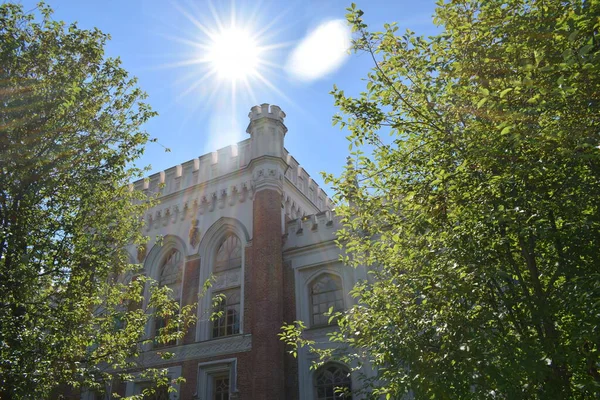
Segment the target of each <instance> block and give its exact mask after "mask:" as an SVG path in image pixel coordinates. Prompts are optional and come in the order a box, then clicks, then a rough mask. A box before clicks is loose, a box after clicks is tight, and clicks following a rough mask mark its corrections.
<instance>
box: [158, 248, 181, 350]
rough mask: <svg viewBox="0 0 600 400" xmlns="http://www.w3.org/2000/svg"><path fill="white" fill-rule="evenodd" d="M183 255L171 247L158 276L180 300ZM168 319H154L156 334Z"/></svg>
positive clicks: (175, 297)
mask: <svg viewBox="0 0 600 400" xmlns="http://www.w3.org/2000/svg"><path fill="white" fill-rule="evenodd" d="M182 264H183V257H182V256H181V252H180V251H179V250H177V249H171V250H169V252H168V253H167V254H166V255H165V256H164V257H163V259H162V262H161V264H160V276H159V278H158V284H159V286H161V287H162V286H167V287H168V288H169V289H171V290H172V291H173V293H172V294H173V299H174V300H175V301H180V298H181V271H182ZM167 324H168V321H167V320H165V319H164V318H161V317H158V316H157V317H156V318H155V319H154V334H155V335H159V334H160V329H161V328H164V327H166V326H167ZM176 343H177V342H176V341H175V340H173V341H170V342H168V343H164V344H158V343H157V344H156V346H172V345H175V344H176Z"/></svg>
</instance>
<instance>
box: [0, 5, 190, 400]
mask: <svg viewBox="0 0 600 400" xmlns="http://www.w3.org/2000/svg"><path fill="white" fill-rule="evenodd" d="M35 12H36V13H37V14H38V17H36V16H35V15H34V14H31V13H25V12H24V11H23V9H22V7H21V6H19V5H15V4H10V3H6V4H2V5H0V190H1V195H0V293H1V294H0V398H6V399H8V398H11V399H19V398H29V399H39V398H46V397H47V396H48V395H49V393H50V392H51V391H52V390H53V389H56V388H57V386H59V385H63V387H64V385H67V386H75V387H89V388H92V389H98V390H102V389H103V387H104V385H105V384H106V385H109V384H110V383H111V382H112V381H113V375H120V374H117V372H118V371H123V369H124V368H126V367H131V366H134V365H135V362H133V361H132V360H133V359H134V357H135V356H136V355H138V354H139V353H140V351H141V350H142V349H143V344H144V343H145V342H147V341H151V340H152V339H153V338H146V337H145V335H144V329H145V326H146V325H147V323H148V321H149V320H150V319H151V318H153V317H154V316H155V315H156V316H158V317H163V318H169V321H170V322H169V324H168V325H167V326H166V327H165V329H164V330H163V331H161V332H159V335H158V336H159V338H158V340H159V341H164V342H165V343H166V342H168V341H169V340H172V339H173V338H174V337H180V336H181V335H182V334H183V330H184V329H185V327H186V326H187V325H188V324H189V323H191V322H192V320H193V317H192V315H193V312H192V310H191V308H189V309H182V310H180V309H179V305H178V304H176V303H174V302H173V301H172V300H171V298H170V296H169V293H168V289H166V288H161V289H156V290H150V292H151V295H150V299H149V301H148V302H146V303H147V304H144V308H142V307H138V306H140V305H141V301H142V299H143V290H144V284H145V282H146V280H145V279H143V278H142V277H140V278H139V279H133V280H132V279H124V278H123V277H129V278H132V277H133V275H134V274H135V273H137V271H135V268H136V267H135V266H133V265H131V263H132V261H131V260H130V256H129V255H128V254H126V253H125V252H124V251H123V250H122V249H124V248H125V246H126V245H128V244H131V243H143V241H144V239H143V238H142V237H141V235H140V233H139V232H141V224H142V219H141V218H140V216H141V213H142V212H143V210H144V209H146V207H148V205H149V204H151V203H152V202H153V200H152V199H149V198H145V197H144V196H143V195H142V194H141V193H139V192H135V191H130V190H129V187H128V183H129V182H130V181H131V180H132V179H133V178H134V177H136V176H139V173H140V171H139V170H137V169H135V168H130V166H131V165H133V162H134V160H135V159H136V158H137V157H138V156H139V155H140V154H141V153H142V151H143V146H144V144H145V143H146V142H147V140H148V135H147V134H146V133H145V132H144V131H143V130H142V129H141V126H142V124H143V123H144V122H146V121H147V120H148V119H149V118H150V117H152V116H153V115H154V114H155V113H154V112H153V111H151V109H150V107H149V106H148V105H147V104H145V103H144V102H143V99H144V98H145V94H144V93H143V92H142V91H141V90H140V89H139V88H138V87H137V86H136V81H135V79H131V78H129V77H128V75H127V72H126V71H125V70H124V69H123V68H122V67H121V66H120V61H119V59H112V58H105V57H104V45H105V42H106V40H108V39H109V37H108V35H105V34H103V33H102V32H100V31H99V30H97V29H93V30H82V29H79V28H78V27H77V26H76V25H75V24H72V25H69V26H65V24H64V23H62V22H56V21H53V20H52V19H51V10H50V8H49V7H47V6H44V5H43V4H41V5H40V6H39V8H38V9H37V11H35ZM39 19H41V21H38V20H39ZM137 267H139V265H138V266H137ZM117 277H120V278H119V279H117ZM147 286H148V285H147ZM150 286H151V285H150ZM160 372H161V371H150V373H154V374H156V375H157V376H159V375H160ZM163 375H164V374H163ZM121 378H126V376H121ZM163 384H164V382H163Z"/></svg>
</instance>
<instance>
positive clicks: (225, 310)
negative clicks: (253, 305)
mask: <svg viewBox="0 0 600 400" xmlns="http://www.w3.org/2000/svg"><path fill="white" fill-rule="evenodd" d="M217 294H218V295H223V297H224V298H223V299H222V300H221V303H220V305H219V306H217V308H216V309H215V310H214V311H215V312H218V313H220V316H219V317H218V318H215V319H214V320H213V330H212V336H213V337H214V338H216V337H221V336H228V335H235V334H238V333H240V289H239V288H237V289H231V290H226V291H223V292H219V293H217Z"/></svg>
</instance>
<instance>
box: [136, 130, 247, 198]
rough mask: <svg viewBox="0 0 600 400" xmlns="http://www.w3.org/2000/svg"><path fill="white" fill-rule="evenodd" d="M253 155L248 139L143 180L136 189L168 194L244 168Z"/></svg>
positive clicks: (137, 184)
mask: <svg viewBox="0 0 600 400" xmlns="http://www.w3.org/2000/svg"><path fill="white" fill-rule="evenodd" d="M250 157H251V151H250V139H246V140H244V141H242V142H239V143H237V144H234V145H231V146H227V147H223V148H221V149H218V150H216V151H213V152H210V153H207V154H204V155H202V156H200V157H198V158H194V159H191V160H189V161H186V162H184V163H182V164H179V165H175V166H173V167H171V168H168V169H166V170H164V171H160V172H157V173H155V174H152V175H150V176H149V177H147V178H144V179H140V180H138V181H136V182H134V183H133V188H134V189H135V190H146V191H149V192H150V193H160V194H161V195H162V196H164V195H167V194H170V193H174V192H177V191H179V190H182V189H186V188H188V187H191V186H195V185H198V184H201V183H204V182H207V181H210V180H213V179H217V178H219V177H220V176H223V175H227V174H229V173H232V172H235V171H238V170H240V169H243V168H244V167H245V166H247V165H248V163H249V162H250Z"/></svg>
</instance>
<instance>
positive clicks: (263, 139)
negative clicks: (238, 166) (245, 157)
mask: <svg viewBox="0 0 600 400" xmlns="http://www.w3.org/2000/svg"><path fill="white" fill-rule="evenodd" d="M269 108H270V109H269ZM248 118H250V123H249V124H248V128H247V129H246V132H247V133H249V134H250V137H251V138H252V158H253V159H254V158H259V157H262V156H272V157H280V158H283V139H284V137H285V134H286V132H287V128H286V126H285V125H284V123H283V120H284V118H285V113H284V112H283V111H281V108H279V107H278V106H275V105H272V106H270V107H269V104H267V103H264V104H261V105H260V106H254V107H252V109H251V110H250V113H249V114H248Z"/></svg>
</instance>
